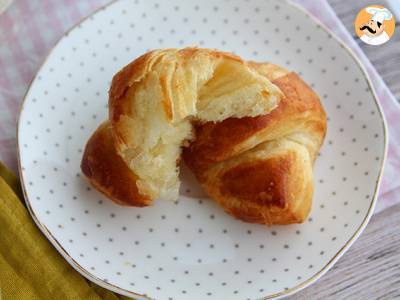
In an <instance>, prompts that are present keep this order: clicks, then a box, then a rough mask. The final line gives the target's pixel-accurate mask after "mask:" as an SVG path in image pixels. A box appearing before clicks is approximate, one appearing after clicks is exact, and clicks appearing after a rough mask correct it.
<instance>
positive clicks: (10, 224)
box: [0, 162, 129, 300]
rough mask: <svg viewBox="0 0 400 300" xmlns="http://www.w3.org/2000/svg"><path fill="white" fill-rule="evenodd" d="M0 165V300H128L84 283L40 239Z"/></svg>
mask: <svg viewBox="0 0 400 300" xmlns="http://www.w3.org/2000/svg"><path fill="white" fill-rule="evenodd" d="M23 203H24V202H23V198H22V192H21V186H20V183H19V180H18V179H17V177H15V175H14V174H12V173H11V172H10V171H9V170H8V169H7V168H6V167H5V166H4V165H3V164H2V163H1V162H0V299H1V300H8V299H107V300H108V299H110V300H113V299H129V298H128V297H124V296H120V295H118V294H115V293H113V292H110V291H108V290H106V289H104V288H101V287H99V286H97V285H95V284H94V283H92V282H89V281H88V280H86V279H85V278H84V277H83V276H81V275H80V274H79V273H78V272H77V271H75V270H74V269H73V268H72V267H71V266H70V265H69V264H68V263H67V262H66V261H65V260H64V258H63V257H62V256H61V255H60V254H59V253H58V252H57V250H56V249H55V248H54V247H53V246H52V245H51V244H50V242H49V241H48V240H47V239H46V238H45V237H44V236H43V235H42V233H41V232H40V231H39V229H38V228H37V227H36V225H35V224H34V222H33V220H32V219H31V217H30V215H29V212H28V211H27V209H26V208H25V206H24V204H23Z"/></svg>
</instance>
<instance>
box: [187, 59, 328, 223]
mask: <svg viewBox="0 0 400 300" xmlns="http://www.w3.org/2000/svg"><path fill="white" fill-rule="evenodd" d="M252 66H253V68H254V69H256V70H257V71H258V72H259V73H260V74H262V75H263V76H265V77H267V78H269V79H270V80H271V81H272V83H274V84H275V85H277V86H278V87H279V88H280V90H281V91H282V92H283V94H284V97H283V98H282V99H281V101H280V103H279V105H278V107H277V108H276V109H274V110H273V111H272V112H271V113H269V114H265V115H261V116H258V117H247V118H241V119H238V118H229V119H226V120H224V121H222V122H219V123H211V122H208V123H205V124H197V126H195V128H196V131H195V136H196V139H195V140H194V141H193V142H192V143H191V144H190V146H189V147H188V148H185V149H184V151H183V158H184V160H185V162H186V164H187V165H188V166H189V168H190V169H191V170H192V171H193V172H194V174H195V175H196V177H197V179H198V180H199V182H200V183H201V185H202V186H203V188H204V189H205V191H206V192H207V193H208V194H209V196H210V197H211V198H212V199H214V200H216V201H217V202H218V203H219V204H220V205H221V206H222V207H223V208H224V209H225V210H226V211H227V212H228V213H229V214H231V215H232V216H234V217H236V218H238V219H241V220H243V221H246V222H250V223H261V224H268V225H271V224H290V223H301V222H303V221H304V220H305V219H306V217H307V215H308V214H309V211H310V208H311V201H312V194H313V171H312V167H313V164H314V161H315V159H316V156H317V153H318V151H319V149H320V147H321V144H322V142H323V139H324V137H325V133H326V114H325V111H324V109H323V108H322V106H321V103H320V101H319V99H318V96H317V95H316V94H315V93H314V92H313V91H312V90H311V88H310V87H308V85H307V84H305V83H304V82H303V81H302V80H301V79H300V77H299V76H298V75H297V74H295V73H291V72H288V71H287V70H285V69H283V68H281V67H279V66H276V65H273V64H257V63H253V64H252Z"/></svg>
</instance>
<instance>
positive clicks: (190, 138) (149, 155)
mask: <svg viewBox="0 0 400 300" xmlns="http://www.w3.org/2000/svg"><path fill="white" fill-rule="evenodd" d="M109 107H110V108H109V121H106V122H105V123H103V124H102V125H101V126H100V127H99V128H98V129H97V130H96V132H95V133H94V134H93V135H92V137H91V138H90V139H89V141H88V143H87V145H86V148H85V151H84V155H83V158H82V164H81V168H82V170H83V173H84V174H85V175H86V177H87V178H88V179H89V181H90V182H91V183H92V184H93V185H94V186H95V187H96V188H97V189H98V190H99V191H101V192H103V193H104V194H105V195H106V196H108V197H109V198H110V199H111V200H113V201H115V202H117V203H119V204H123V205H131V206H147V205H150V204H151V203H152V201H153V200H154V199H155V198H158V197H159V198H162V199H172V200H174V199H177V197H178V195H179V178H178V175H179V167H178V162H179V161H180V160H181V157H182V158H183V159H184V161H185V162H186V163H187V164H188V166H189V167H190V169H191V170H192V171H193V173H194V174H195V175H196V177H197V178H198V180H199V182H200V183H201V185H202V186H203V187H204V189H205V190H206V192H207V193H208V194H209V195H210V197H211V198H213V199H215V200H216V201H217V202H218V203H219V204H220V205H221V206H222V207H223V208H224V209H225V210H226V211H227V212H228V213H230V214H231V215H233V216H235V217H237V218H239V219H242V220H244V221H247V222H254V223H263V224H289V223H294V222H302V221H303V220H304V219H305V218H306V216H307V214H308V212H309V210H310V204H311V199H312V191H313V181H312V166H313V163H314V160H315V157H316V154H317V152H318V150H319V148H320V146H321V144H322V141H323V138H324V136H325V131H326V117H325V112H324V110H323V108H322V106H321V104H320V102H319V99H318V97H317V96H316V94H315V93H314V92H313V91H312V90H311V89H310V88H309V87H308V86H307V85H306V84H305V83H304V82H303V81H302V80H301V79H300V78H299V77H298V76H297V75H296V74H294V73H290V72H288V71H286V70H284V69H282V68H280V67H278V66H275V65H272V64H257V63H253V62H246V61H243V60H242V59H241V58H239V57H237V56H234V55H232V54H229V53H225V52H220V51H217V50H209V49H199V48H185V49H181V50H177V49H166V50H156V51H152V52H149V53H146V54H145V55H143V56H141V57H139V58H138V59H136V60H135V61H133V62H132V63H131V64H129V65H127V66H126V67H125V68H123V69H122V70H121V71H120V72H118V73H117V74H116V75H115V76H114V78H113V81H112V85H111V89H110V98H109ZM182 149H183V153H182Z"/></svg>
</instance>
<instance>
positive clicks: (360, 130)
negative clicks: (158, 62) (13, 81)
mask: <svg viewBox="0 0 400 300" xmlns="http://www.w3.org/2000/svg"><path fill="white" fill-rule="evenodd" d="M193 45H198V46H200V47H211V48H218V49H221V50H226V51H232V52H234V53H236V54H238V55H240V56H242V57H243V58H245V59H252V60H256V61H271V62H274V63H277V64H280V65H282V66H285V67H286V68H288V69H290V70H293V71H295V72H297V73H299V74H300V75H301V76H302V77H303V78H304V80H305V81H306V82H308V83H309V84H310V85H311V87H312V88H314V89H315V91H316V92H317V93H318V94H319V95H320V97H321V101H322V102H323V105H324V107H325V109H326V111H327V114H328V133H327V137H326V141H325V144H324V146H323V147H322V149H321V153H320V155H319V157H318V160H317V162H316V165H315V171H314V175H315V194H314V200H313V207H312V212H311V214H310V216H309V218H308V219H307V221H306V222H305V223H304V224H298V225H290V226H282V227H266V226H261V225H254V224H247V223H243V222H241V221H238V220H235V219H233V218H232V217H230V216H229V215H227V214H226V213H225V212H224V211H223V210H222V209H221V208H220V207H218V206H217V205H216V204H215V203H214V202H213V201H211V200H209V199H207V197H206V195H205V194H204V193H203V191H202V190H201V188H199V186H198V185H197V183H196V181H195V180H194V178H193V176H192V174H190V172H189V171H187V170H186V169H185V168H184V167H183V170H182V172H181V173H182V174H181V177H182V181H183V184H182V187H181V195H180V199H179V201H178V202H177V203H171V202H166V201H156V203H155V205H154V206H152V207H149V208H126V207H120V206H118V205H115V204H113V203H112V202H110V201H108V200H107V199H106V198H105V197H103V196H102V195H101V194H100V193H99V192H97V191H96V190H95V189H93V188H91V187H90V186H89V184H88V182H87V181H86V180H85V178H84V176H83V175H82V173H81V171H80V167H79V165H80V159H81V156H82V150H83V148H84V146H85V143H86V141H87V140H88V138H89V136H90V135H91V133H92V132H93V131H94V129H95V128H96V127H97V126H98V125H99V124H100V123H101V122H102V121H103V120H105V119H106V118H107V110H108V109H107V100H108V97H107V93H108V89H109V85H110V81H111V78H112V76H113V74H114V73H115V72H116V71H118V70H119V69H120V68H121V67H123V66H124V65H126V64H127V63H129V62H130V61H132V60H133V59H135V58H136V57H138V56H139V55H141V54H142V53H144V52H146V51H148V50H150V49H155V48H165V47H184V46H193ZM385 128H386V127H385V121H384V117H383V115H382V111H381V109H380V107H379V104H378V102H377V100H376V97H375V94H374V91H373V90H371V86H370V81H369V79H368V78H367V75H366V73H365V71H364V69H363V68H362V66H361V65H360V63H359V61H358V60H357V58H356V57H355V56H354V54H352V53H351V52H350V50H349V49H347V48H346V47H345V46H344V45H342V44H341V42H340V41H339V40H338V39H337V38H336V37H334V36H332V34H331V33H329V32H328V30H327V29H325V28H324V27H323V26H322V25H321V24H319V23H318V22H317V21H316V20H314V19H313V18H312V17H310V16H309V15H308V14H307V13H306V12H305V11H303V10H302V9H300V8H299V7H297V6H295V5H293V4H291V3H290V2H286V1H272V0H270V1H268V0H266V1H261V0H259V1H257V0H251V1H240V0H223V1H217V0H209V1H199V0H190V1H188V0H172V1H168V2H167V1H162V0H148V1H144V0H132V1H128V0H125V1H124V0H121V1H116V2H113V3H111V4H110V5H108V6H106V7H104V8H102V9H100V10H99V11H97V12H96V13H95V14H93V15H91V16H90V17H88V18H87V19H86V20H84V21H82V22H81V23H80V24H79V25H77V26H75V27H74V28H73V29H72V30H70V31H69V32H68V33H66V34H65V36H63V38H62V39H61V40H60V41H59V42H58V44H57V45H56V46H55V48H54V49H53V51H52V52H51V53H50V54H49V56H48V58H47V59H46V61H45V62H44V64H43V66H42V67H41V69H40V70H39V72H38V74H37V75H36V77H35V79H34V81H33V83H32V85H31V87H30V89H29V91H28V92H27V95H26V98H25V101H24V104H23V106H22V110H21V115H20V119H19V125H18V143H19V157H20V171H21V179H22V181H23V186H24V192H25V197H26V202H27V206H28V208H29V210H30V213H31V215H32V217H33V219H34V220H35V222H36V223H37V225H38V227H39V228H40V229H41V230H42V231H43V233H44V234H45V235H46V237H47V238H48V239H49V240H50V241H51V242H52V243H53V244H54V246H55V247H56V248H57V250H58V251H59V252H60V253H61V254H62V255H63V256H64V257H65V259H66V260H67V261H68V262H69V263H70V264H71V265H72V266H73V267H74V268H75V269H76V270H77V271H79V272H80V273H81V274H82V275H84V276H85V277H87V278H88V279H90V280H92V281H94V282H96V283H97V284H99V285H101V286H104V287H106V288H108V289H110V290H113V291H116V292H118V293H121V294H124V295H127V296H131V297H134V298H137V299H147V298H152V299H168V300H169V299H263V298H274V297H282V296H285V295H288V294H291V293H294V292H296V291H298V290H300V289H302V288H304V287H305V286H307V285H309V284H311V283H312V282H314V281H315V280H316V279H318V278H319V277H320V276H321V275H322V274H323V273H324V272H326V271H327V270H328V269H329V268H330V267H331V266H332V265H333V264H334V263H335V261H337V259H338V258H339V257H340V256H341V255H342V254H343V253H344V251H346V250H347V249H348V248H349V246H350V244H351V243H352V242H353V241H354V240H355V239H356V238H357V236H358V235H359V234H360V233H361V231H362V230H363V228H364V227H365V225H366V224H367V222H368V220H369V218H370V216H371V214H372V211H373V208H374V205H375V201H376V196H377V189H378V185H379V181H380V177H381V172H382V165H383V162H384V160H385V155H386V144H387V138H386V129H385Z"/></svg>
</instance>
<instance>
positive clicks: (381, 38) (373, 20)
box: [355, 6, 394, 45]
mask: <svg viewBox="0 0 400 300" xmlns="http://www.w3.org/2000/svg"><path fill="white" fill-rule="evenodd" d="M355 27H356V33H357V35H358V36H359V37H360V39H361V40H362V41H363V42H365V43H367V44H369V45H381V44H383V43H386V42H387V41H388V40H389V39H390V37H391V36H392V35H393V31H394V18H393V15H392V14H391V12H390V11H389V10H388V9H387V8H384V7H377V6H369V7H367V8H364V9H362V10H361V11H360V13H359V14H358V16H357V19H356V22H355Z"/></svg>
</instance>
